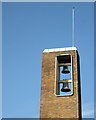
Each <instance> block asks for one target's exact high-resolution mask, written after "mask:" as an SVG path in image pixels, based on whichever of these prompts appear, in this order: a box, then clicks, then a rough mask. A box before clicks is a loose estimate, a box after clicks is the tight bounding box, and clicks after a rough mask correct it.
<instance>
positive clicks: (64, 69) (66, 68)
mask: <svg viewBox="0 0 96 120" xmlns="http://www.w3.org/2000/svg"><path fill="white" fill-rule="evenodd" d="M62 73H64V74H67V73H70V71H69V70H68V66H63V70H62Z"/></svg>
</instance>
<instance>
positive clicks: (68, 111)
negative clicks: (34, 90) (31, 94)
mask: <svg viewBox="0 0 96 120" xmlns="http://www.w3.org/2000/svg"><path fill="white" fill-rule="evenodd" d="M40 118H78V119H81V90H80V67H79V55H78V51H77V49H76V47H69V48H56V49H45V50H44V51H43V55H42V78H41V104H40Z"/></svg>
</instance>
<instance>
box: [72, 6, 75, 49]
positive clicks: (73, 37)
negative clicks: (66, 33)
mask: <svg viewBox="0 0 96 120" xmlns="http://www.w3.org/2000/svg"><path fill="white" fill-rule="evenodd" d="M74 11H75V8H74V7H73V9H72V47H74Z"/></svg>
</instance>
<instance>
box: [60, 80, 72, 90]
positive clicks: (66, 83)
mask: <svg viewBox="0 0 96 120" xmlns="http://www.w3.org/2000/svg"><path fill="white" fill-rule="evenodd" d="M61 91H62V92H70V91H71V90H70V88H69V85H68V82H65V83H63V87H62V89H61Z"/></svg>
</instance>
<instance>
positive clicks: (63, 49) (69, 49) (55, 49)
mask: <svg viewBox="0 0 96 120" xmlns="http://www.w3.org/2000/svg"><path fill="white" fill-rule="evenodd" d="M71 50H77V48H76V47H66V48H53V49H45V50H44V51H43V53H48V52H59V51H71Z"/></svg>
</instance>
